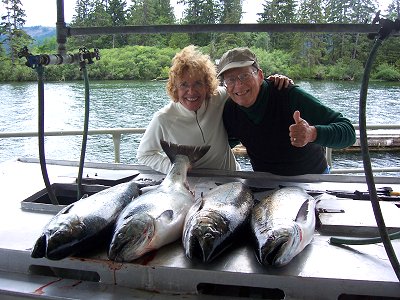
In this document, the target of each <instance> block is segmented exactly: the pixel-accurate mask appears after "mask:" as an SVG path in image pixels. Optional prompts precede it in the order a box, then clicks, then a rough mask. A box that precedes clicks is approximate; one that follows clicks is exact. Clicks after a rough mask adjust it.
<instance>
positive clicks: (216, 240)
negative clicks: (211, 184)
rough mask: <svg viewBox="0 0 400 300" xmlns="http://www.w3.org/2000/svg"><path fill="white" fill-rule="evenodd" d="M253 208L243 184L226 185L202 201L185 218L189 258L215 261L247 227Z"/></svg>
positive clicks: (251, 200)
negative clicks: (241, 230)
mask: <svg viewBox="0 0 400 300" xmlns="http://www.w3.org/2000/svg"><path fill="white" fill-rule="evenodd" d="M252 206H253V194H252V193H251V191H250V190H249V189H248V188H247V187H246V186H245V185H244V184H242V183H241V182H230V183H225V184H223V185H220V186H218V187H216V188H213V189H212V190H210V191H209V192H207V193H206V194H205V195H204V196H202V197H200V198H199V200H197V201H196V203H195V204H194V205H193V206H192V207H191V209H190V211H189V213H188V214H187V216H186V221H185V226H184V230H183V236H182V242H183V247H184V249H185V254H186V256H187V257H188V258H190V259H193V258H197V259H200V260H201V261H203V262H209V261H211V260H213V259H214V258H215V257H216V256H218V255H219V254H220V253H221V252H222V251H224V250H225V249H226V248H228V247H229V246H230V245H231V242H232V241H233V239H234V237H235V235H236V234H237V233H238V232H240V229H241V228H243V227H244V226H246V225H247V224H248V223H247V222H248V218H249V216H250V212H251V208H252Z"/></svg>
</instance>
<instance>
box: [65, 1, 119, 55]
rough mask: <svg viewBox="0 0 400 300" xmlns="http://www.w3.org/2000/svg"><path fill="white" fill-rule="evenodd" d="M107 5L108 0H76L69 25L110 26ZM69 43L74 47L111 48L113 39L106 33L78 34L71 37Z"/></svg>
mask: <svg viewBox="0 0 400 300" xmlns="http://www.w3.org/2000/svg"><path fill="white" fill-rule="evenodd" d="M107 7H108V0H77V1H76V5H75V12H76V14H75V15H74V16H73V18H72V22H71V24H70V25H71V27H74V26H75V27H92V26H111V25H112V18H111V16H110V14H109V13H108V12H107ZM70 45H71V46H72V47H74V48H79V47H87V48H91V47H102V48H111V47H112V46H113V39H112V37H110V36H108V35H92V36H78V37H73V38H71V40H70Z"/></svg>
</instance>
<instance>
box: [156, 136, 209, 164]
mask: <svg viewBox="0 0 400 300" xmlns="http://www.w3.org/2000/svg"><path fill="white" fill-rule="evenodd" d="M160 143H161V147H162V149H163V150H164V152H165V154H167V156H168V158H169V159H170V161H171V162H172V163H174V161H175V157H176V156H177V155H185V156H187V157H188V158H189V161H190V163H191V164H192V163H194V162H196V161H198V160H199V159H200V158H202V157H203V156H204V155H205V154H206V153H207V152H208V150H209V149H210V147H211V146H209V145H206V146H189V145H178V144H174V143H171V142H166V141H163V140H160Z"/></svg>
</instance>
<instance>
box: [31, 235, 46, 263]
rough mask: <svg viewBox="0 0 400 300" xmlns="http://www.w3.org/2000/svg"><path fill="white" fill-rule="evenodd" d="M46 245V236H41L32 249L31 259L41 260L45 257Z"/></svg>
mask: <svg viewBox="0 0 400 300" xmlns="http://www.w3.org/2000/svg"><path fill="white" fill-rule="evenodd" d="M46 244H47V239H46V235H44V234H43V235H41V236H40V238H38V239H37V241H36V243H35V246H34V247H33V249H32V252H31V257H32V258H42V257H45V256H46Z"/></svg>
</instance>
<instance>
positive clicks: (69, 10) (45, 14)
mask: <svg viewBox="0 0 400 300" xmlns="http://www.w3.org/2000/svg"><path fill="white" fill-rule="evenodd" d="M56 2H57V1H56V0H21V3H22V5H23V9H24V10H25V14H26V23H25V26H26V27H29V26H37V25H41V26H51V27H55V26H56V21H57V7H56ZM127 2H129V0H128V1H127ZM176 2H177V0H172V1H171V5H173V6H174V7H175V14H176V17H177V18H178V19H179V18H181V17H182V10H183V8H182V5H181V4H180V5H177V4H176ZM263 2H264V1H259V0H244V5H243V7H244V10H245V11H244V16H243V21H242V23H257V19H258V16H257V13H259V12H262V8H263V7H262V3H263ZM75 3H76V0H64V18H65V22H66V23H69V22H71V20H72V16H73V15H74V14H75ZM378 3H379V4H380V9H381V10H382V11H384V10H385V9H386V8H387V6H388V5H389V3H391V0H379V1H378ZM250 4H251V5H250ZM246 9H247V11H246Z"/></svg>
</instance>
